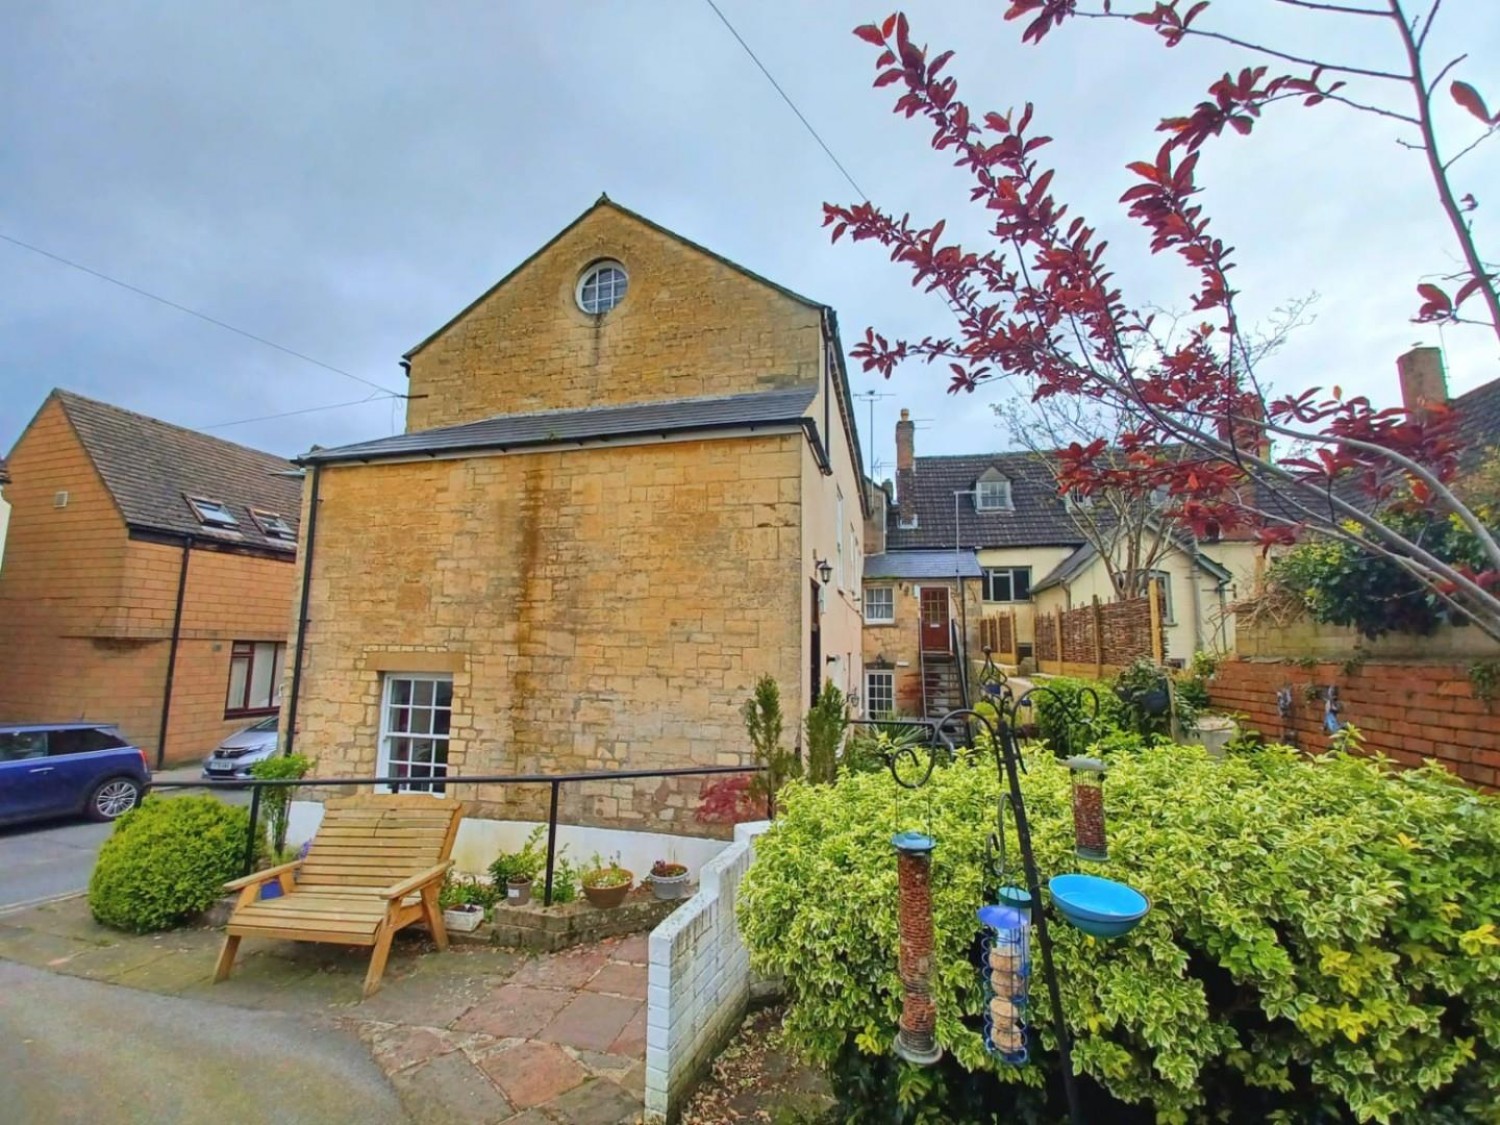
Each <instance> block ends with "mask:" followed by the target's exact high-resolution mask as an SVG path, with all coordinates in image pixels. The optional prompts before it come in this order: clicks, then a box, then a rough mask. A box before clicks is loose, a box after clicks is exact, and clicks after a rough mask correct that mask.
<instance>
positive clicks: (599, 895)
mask: <svg viewBox="0 0 1500 1125" xmlns="http://www.w3.org/2000/svg"><path fill="white" fill-rule="evenodd" d="M629 893H630V883H628V882H626V883H621V884H620V885H619V886H618V887H584V888H583V894H584V897H585V898H587V899H588V900H589V903H590V904H591V905H593V906H596V907H598V908H599V909H600V910H613V909H614V908H615V907H617V906H619V905H620V903H622V902H624V901H625V896H626V895H628V894H629Z"/></svg>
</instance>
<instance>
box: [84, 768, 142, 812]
mask: <svg viewBox="0 0 1500 1125" xmlns="http://www.w3.org/2000/svg"><path fill="white" fill-rule="evenodd" d="M140 803H141V786H140V783H139V782H138V781H134V780H132V779H131V778H128V777H112V778H110V779H109V780H108V781H101V782H100V783H99V785H98V786H97V787H95V789H94V791H93V792H92V793H90V794H89V803H88V805H87V807H85V809H84V812H86V813H87V814H88V817H89V819H90V820H115V819H116V818H118V817H121V816H124V815H125V814H126V813H128V812H129V811H130V810H131V809H133V808H135V807H136V805H138V804H140Z"/></svg>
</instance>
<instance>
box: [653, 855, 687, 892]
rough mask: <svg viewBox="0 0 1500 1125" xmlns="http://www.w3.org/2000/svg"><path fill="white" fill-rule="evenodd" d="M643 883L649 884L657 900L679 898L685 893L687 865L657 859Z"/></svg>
mask: <svg viewBox="0 0 1500 1125" xmlns="http://www.w3.org/2000/svg"><path fill="white" fill-rule="evenodd" d="M643 881H644V882H648V883H650V884H651V893H652V894H654V895H655V896H656V897H657V898H659V899H663V900H669V899H674V898H681V897H682V896H683V895H684V894H685V893H686V892H687V881H688V869H687V865H686V864H682V863H673V862H672V861H671V860H666V859H659V860H657V861H656V862H655V863H653V864H652V865H651V874H650V875H647V876H646V878H645V879H644V880H643Z"/></svg>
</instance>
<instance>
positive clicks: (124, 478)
mask: <svg viewBox="0 0 1500 1125" xmlns="http://www.w3.org/2000/svg"><path fill="white" fill-rule="evenodd" d="M51 397H52V398H55V399H56V400H57V402H58V403H59V405H61V407H62V409H63V413H64V414H65V415H66V416H67V419H68V422H69V423H70V424H71V425H72V427H73V432H74V433H76V434H77V435H78V440H79V442H80V443H81V444H82V445H83V448H84V451H85V452H86V453H87V454H88V456H89V459H90V460H91V461H92V462H93V463H94V467H95V469H97V470H98V472H99V478H100V479H101V480H102V481H103V482H104V487H105V488H106V489H108V491H109V493H110V495H111V496H112V497H113V498H114V502H115V505H116V507H118V508H119V510H120V515H121V516H123V517H124V519H125V522H126V524H128V525H129V526H130V527H131V528H132V529H136V530H141V531H155V532H161V533H165V534H168V535H191V536H193V537H195V538H198V539H202V540H205V541H213V542H218V543H224V544H232V545H238V546H246V547H255V548H259V549H264V550H270V551H275V552H277V553H279V554H285V555H287V556H291V555H292V554H293V553H295V551H296V544H295V543H291V542H287V541H285V540H282V539H277V538H275V537H273V536H269V535H267V534H265V532H264V531H263V530H262V529H261V527H260V525H259V524H257V523H256V521H255V520H254V519H253V518H252V517H251V515H250V509H251V508H255V509H257V510H260V511H268V512H273V513H275V514H277V515H279V516H281V518H282V519H284V520H286V521H287V523H289V524H290V525H291V526H292V527H293V528H295V527H296V526H297V520H298V515H299V513H300V512H301V509H302V482H301V481H300V480H296V479H293V478H291V477H288V476H278V475H276V474H278V473H281V474H285V473H292V472H295V466H293V465H292V463H291V462H290V461H286V460H284V459H283V458H280V457H277V456H275V455H274V454H271V453H262V452H261V451H260V450H258V449H250V448H248V447H247V446H243V445H236V444H235V443H234V442H232V441H225V440H223V439H222V438H216V437H210V436H209V435H208V434H202V433H199V432H198V431H197V430H189V429H186V428H184V427H182V426H174V425H172V424H171V423H169V422H163V421H160V420H159V419H156V418H148V417H147V416H146V415H144V414H137V413H136V412H135V411H133V410H124V409H122V408H121V407H118V406H111V405H110V404H109V403H106V402H99V401H97V400H95V399H91V398H85V397H84V396H83V395H78V394H74V393H73V392H71V391H63V390H54V391H53V392H52V396H51ZM188 496H202V497H206V498H208V499H211V500H217V501H219V502H220V503H223V504H225V505H227V506H228V508H229V510H230V512H231V513H232V514H233V515H234V517H235V519H236V520H237V521H238V525H237V526H236V527H233V528H222V527H211V526H208V525H207V524H204V523H202V522H201V521H199V519H198V517H197V515H196V514H195V513H194V511H193V509H192V508H191V507H190V506H189V505H188V502H187V499H186V498H187V497H188Z"/></svg>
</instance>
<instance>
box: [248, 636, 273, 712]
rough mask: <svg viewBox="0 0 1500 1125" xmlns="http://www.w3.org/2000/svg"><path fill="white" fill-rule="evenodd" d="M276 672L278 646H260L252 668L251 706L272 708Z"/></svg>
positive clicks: (256, 651) (257, 646) (256, 650)
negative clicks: (272, 689)
mask: <svg viewBox="0 0 1500 1125" xmlns="http://www.w3.org/2000/svg"><path fill="white" fill-rule="evenodd" d="M275 671H276V646H275V645H274V644H258V645H256V646H255V659H254V662H253V663H252V664H251V666H250V706H251V707H269V706H271V684H272V682H273V680H272V676H273V675H274V673H275Z"/></svg>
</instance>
